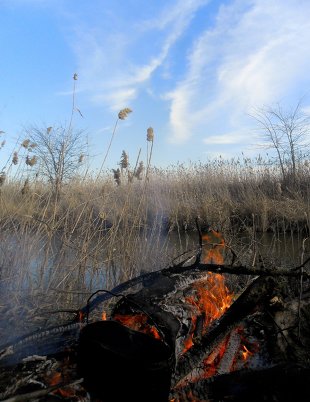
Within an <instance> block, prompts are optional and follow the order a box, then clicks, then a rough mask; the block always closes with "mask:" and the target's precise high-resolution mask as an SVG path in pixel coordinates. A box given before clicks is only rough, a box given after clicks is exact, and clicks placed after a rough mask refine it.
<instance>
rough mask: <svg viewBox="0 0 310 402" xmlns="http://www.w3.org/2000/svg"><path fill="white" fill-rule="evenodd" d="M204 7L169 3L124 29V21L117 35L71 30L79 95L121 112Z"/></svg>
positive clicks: (203, 0)
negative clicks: (81, 90) (76, 63)
mask: <svg viewBox="0 0 310 402" xmlns="http://www.w3.org/2000/svg"><path fill="white" fill-rule="evenodd" d="M208 2H209V0H178V1H175V2H174V3H173V4H172V5H170V6H169V7H165V9H158V10H157V12H158V15H157V16H155V17H153V18H151V19H148V20H145V19H144V20H140V21H135V24H134V26H130V29H129V28H128V26H127V25H126V23H125V21H124V23H123V27H124V28H123V31H119V30H118V31H117V32H113V30H111V31H109V30H104V29H102V28H101V27H100V26H96V27H89V26H85V25H84V26H81V24H77V25H78V28H76V30H75V34H76V35H74V36H73V38H71V43H72V44H73V47H74V50H75V52H76V55H77V58H78V71H79V74H80V76H81V77H82V78H83V84H82V85H83V90H84V91H87V92H88V93H89V95H90V97H91V99H92V100H93V101H94V102H96V103H100V104H105V105H109V107H110V108H111V109H112V110H114V109H118V108H119V107H124V106H126V105H127V104H128V103H129V102H130V101H131V100H133V99H134V98H135V97H136V96H137V95H138V94H139V91H140V90H141V88H143V87H144V84H145V83H147V82H148V81H149V80H150V79H151V78H152V76H153V75H154V73H155V71H156V70H158V69H159V68H160V67H161V66H162V65H163V63H164V62H165V61H166V60H167V57H168V55H169V52H170V50H171V48H172V47H173V46H174V44H175V43H176V42H177V41H178V39H179V38H180V37H181V36H182V34H183V33H184V31H186V29H187V28H188V26H189V25H190V23H191V20H192V18H193V17H194V15H195V13H196V12H197V10H198V9H199V8H200V7H202V6H203V5H205V4H207V3H208ZM155 42H156V44H157V46H156V47H155V46H154V50H153V43H155ZM145 43H149V45H148V50H147V51H144V59H145V61H144V60H143V61H142V60H139V59H140V58H141V57H139V49H142V48H143V49H144V48H145ZM81 81H82V80H81Z"/></svg>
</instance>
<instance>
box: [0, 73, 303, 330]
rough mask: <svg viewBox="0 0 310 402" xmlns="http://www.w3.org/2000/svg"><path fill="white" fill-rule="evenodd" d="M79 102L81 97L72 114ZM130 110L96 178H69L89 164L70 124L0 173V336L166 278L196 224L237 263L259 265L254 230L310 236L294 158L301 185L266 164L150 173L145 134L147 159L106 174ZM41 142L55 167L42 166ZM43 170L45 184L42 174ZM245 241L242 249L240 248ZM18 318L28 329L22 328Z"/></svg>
mask: <svg viewBox="0 0 310 402" xmlns="http://www.w3.org/2000/svg"><path fill="white" fill-rule="evenodd" d="M74 80H76V78H74ZM74 105H75V98H74V95H73V107H72V115H73V111H74V110H75V106H74ZM130 112H131V110H130V109H128V108H126V109H123V110H122V111H120V113H119V114H118V118H117V120H116V123H115V127H114V130H113V132H112V136H111V140H110V143H109V145H108V149H107V150H106V153H105V155H104V156H103V162H102V165H101V167H100V169H99V172H97V173H96V174H95V175H94V174H92V173H91V172H89V170H88V169H86V170H84V172H83V174H82V173H80V174H75V175H74V174H73V173H74V172H75V171H76V167H78V166H79V164H82V161H83V160H84V156H85V155H84V154H83V153H81V152H82V148H81V147H80V144H79V146H78V147H77V148H74V147H73V148H68V145H69V146H70V145H71V144H72V143H73V142H72V139H76V138H77V137H76V136H74V133H71V130H72V116H71V120H70V125H69V127H68V128H67V129H65V130H67V131H66V136H63V135H62V136H61V137H57V136H56V137H55V142H54V143H52V142H51V141H52V140H51V138H53V135H54V133H57V130H56V129H54V128H52V127H48V128H47V129H43V131H42V130H41V131H40V129H38V128H36V130H37V131H36V132H37V133H39V135H36V136H34V138H32V137H31V135H30V137H31V140H29V139H28V138H27V139H22V140H21V141H20V144H19V148H18V149H17V150H13V151H12V157H11V158H10V161H8V162H7V164H6V166H5V168H4V169H3V170H2V172H0V313H1V320H0V331H1V332H3V333H5V336H4V337H5V338H8V337H9V336H12V331H16V328H17V327H18V331H19V332H21V333H22V332H25V331H26V330H29V329H31V328H33V327H37V326H44V325H49V324H51V323H55V322H59V320H64V319H68V317H69V318H70V316H71V317H72V316H73V315H74V314H75V312H76V310H77V309H78V308H79V307H80V306H81V305H84V304H85V302H86V300H87V298H88V297H89V295H90V294H91V293H92V292H93V291H94V290H97V289H99V288H104V289H111V287H112V286H113V285H115V284H117V283H121V282H123V281H125V280H127V279H129V278H132V277H133V276H136V275H138V274H140V273H141V272H142V271H152V270H158V269H161V268H163V267H165V266H167V265H168V264H171V263H172V261H173V259H174V258H176V257H177V256H178V255H181V254H182V253H184V252H185V251H188V250H189V249H193V248H195V247H196V248H197V247H198V235H197V232H196V229H197V228H196V220H197V218H198V219H199V224H200V226H201V228H202V230H206V229H207V228H208V227H210V226H211V227H212V228H213V229H216V230H219V231H221V232H222V233H224V235H225V238H226V241H227V242H228V244H229V246H230V247H231V246H232V247H234V248H236V249H237V252H238V256H239V258H240V259H242V258H245V259H248V260H250V261H251V263H252V264H253V265H254V264H255V262H256V259H257V256H258V254H257V243H258V242H257V233H259V232H271V233H273V234H274V236H275V238H278V237H279V235H280V233H289V234H290V235H292V234H293V233H298V234H299V235H300V236H301V238H304V239H305V238H306V237H308V236H309V228H310V203H309V200H310V181H309V177H310V166H309V164H308V162H307V161H306V160H302V161H301V160H300V161H298V165H296V166H295V171H294V180H289V177H288V176H287V175H285V177H284V176H283V174H282V171H281V169H279V166H278V165H277V164H275V163H273V162H272V161H264V160H262V158H261V157H258V158H256V159H253V160H250V159H248V158H243V159H242V160H239V159H233V160H230V161H224V160H222V159H221V158H219V159H218V160H214V161H211V162H209V163H206V164H203V163H193V164H191V165H190V166H184V165H177V166H171V167H169V168H166V169H159V168H155V167H154V166H152V152H153V142H154V140H155V139H156V138H155V139H154V137H155V136H154V130H153V128H152V127H149V128H148V129H147V136H146V144H147V156H146V162H145V163H143V161H142V160H141V159H140V151H139V153H138V158H137V160H136V163H135V166H132V167H131V166H130V165H129V162H128V155H127V153H126V152H125V151H123V153H122V156H121V160H120V163H119V167H118V168H116V169H113V170H106V168H105V161H106V158H107V155H108V153H109V149H110V146H111V144H112V141H113V138H114V136H115V133H116V128H117V124H118V123H119V121H121V120H124V119H125V118H127V115H128V114H129V113H130ZM62 130H63V129H62ZM60 131H61V130H60ZM61 132H63V131H61ZM29 134H31V133H29ZM78 134H79V135H80V133H78ZM63 138H65V142H64V141H63V140H62V139H63ZM35 140H39V141H38V143H36V142H35ZM44 143H45V144H46V146H47V149H48V152H49V154H48V155H49V156H48V157H49V158H50V159H46V160H45V161H44V162H45V165H44V164H43V165H42V157H43V158H44V155H46V153H45V148H44ZM53 144H57V147H56V148H55V147H53ZM68 149H69V150H70V152H68ZM54 152H55V155H54ZM54 156H56V157H57V158H54ZM55 160H56V163H54V162H55ZM50 164H52V169H51V170H50V169H49V168H50V166H51V165H50ZM42 166H45V175H40V169H42ZM13 172H14V174H13ZM241 234H245V236H246V237H247V238H248V241H247V242H246V244H244V243H242V242H240V241H239V238H240V236H241ZM64 310H65V311H64ZM22 317H27V320H25V319H22V320H21V322H22V325H20V324H18V325H16V321H17V320H18V319H19V318H22ZM16 335H17V334H16Z"/></svg>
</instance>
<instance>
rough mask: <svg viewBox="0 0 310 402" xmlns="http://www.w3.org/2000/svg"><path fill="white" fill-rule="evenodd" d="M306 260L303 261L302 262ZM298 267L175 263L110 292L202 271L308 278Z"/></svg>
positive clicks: (105, 297)
mask: <svg viewBox="0 0 310 402" xmlns="http://www.w3.org/2000/svg"><path fill="white" fill-rule="evenodd" d="M307 262H308V260H307V261H305V263H304V264H306V263H307ZM299 268H301V266H299V267H294V268H292V269H283V268H278V267H273V268H265V267H247V266H244V265H226V264H223V265H217V264H202V263H200V262H195V263H194V264H192V265H189V266H183V265H176V266H172V267H168V268H165V269H162V270H159V271H155V272H149V273H146V274H143V275H140V276H138V277H136V278H133V279H130V280H129V281H127V282H124V283H122V284H120V285H118V286H116V287H114V288H113V289H112V290H111V292H112V293H114V294H121V293H123V292H126V291H127V290H128V289H131V288H133V287H134V286H137V285H139V284H143V285H144V286H151V285H152V284H154V283H156V282H157V281H158V280H159V279H160V278H161V277H171V276H173V275H176V274H179V275H181V274H183V275H184V274H187V275H189V274H190V275H192V276H194V275H197V279H198V277H199V276H200V275H201V273H202V272H214V273H222V274H223V273H227V274H233V275H253V276H257V275H259V276H273V277H279V276H287V277H292V278H299V277H300V276H301V275H302V276H303V278H306V279H309V278H310V274H309V273H307V272H305V271H303V272H302V273H301V272H300V271H299ZM111 297H113V295H111V294H109V293H105V294H100V295H98V296H97V297H96V298H95V299H93V300H92V301H91V302H90V303H89V304H88V305H87V306H84V307H83V308H81V310H80V311H81V313H83V314H86V313H87V312H88V311H92V310H93V309H94V308H95V307H96V306H98V305H99V304H100V303H103V302H104V301H106V300H109V299H111Z"/></svg>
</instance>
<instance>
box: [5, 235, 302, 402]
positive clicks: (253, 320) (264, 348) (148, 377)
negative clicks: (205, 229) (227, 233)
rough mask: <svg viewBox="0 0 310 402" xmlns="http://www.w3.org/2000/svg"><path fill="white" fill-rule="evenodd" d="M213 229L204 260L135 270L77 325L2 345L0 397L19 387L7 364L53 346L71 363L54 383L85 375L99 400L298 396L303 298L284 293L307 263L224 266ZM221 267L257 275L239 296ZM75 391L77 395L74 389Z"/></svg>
mask: <svg viewBox="0 0 310 402" xmlns="http://www.w3.org/2000/svg"><path fill="white" fill-rule="evenodd" d="M211 235H212V236H213V240H212V241H213V245H212V247H209V248H208V250H207V251H205V250H203V252H202V253H201V254H202V256H201V257H202V258H203V262H201V261H200V255H199V258H196V261H195V262H194V263H193V264H192V265H188V262H189V260H185V261H183V262H182V263H180V264H178V265H177V266H173V267H169V268H167V269H164V270H161V271H157V272H153V273H149V274H144V275H142V276H140V277H138V278H134V279H132V280H130V281H128V282H126V283H123V284H121V285H118V286H117V287H116V288H114V289H113V290H112V291H110V292H107V291H105V293H104V294H100V295H99V296H98V295H96V296H97V297H96V298H95V299H93V300H91V299H89V302H88V303H87V305H86V306H85V307H83V308H82V309H81V310H80V312H79V314H78V317H77V319H76V320H75V322H74V323H71V324H68V325H67V326H66V325H65V326H62V327H56V328H52V329H48V330H46V331H41V332H38V333H36V334H31V335H28V336H25V337H24V338H22V339H19V340H18V341H17V342H15V343H12V344H11V345H6V346H5V347H2V349H1V348H0V367H1V365H2V367H4V368H3V370H4V371H2V372H1V371H0V392H2V394H1V395H2V396H3V395H5V397H7V396H10V395H15V394H17V393H21V390H20V389H17V388H14V389H13V388H10V389H11V391H12V392H11V394H10V392H9V389H5V387H2V389H1V375H2V378H8V377H6V375H8V374H3V373H5V372H7V373H10V374H9V377H10V378H14V374H13V373H14V370H15V369H16V367H15V366H14V365H15V364H16V363H19V364H26V363H25V362H23V363H21V360H22V359H23V358H25V357H26V358H27V356H29V355H30V354H41V355H42V354H48V355H49V357H50V353H52V354H54V356H55V359H56V361H57V362H60V361H64V360H65V359H69V360H70V361H71V363H70V364H71V366H70V367H71V368H70V370H71V371H70V372H71V376H69V377H68V378H66V379H65V378H64V377H62V378H61V381H62V382H59V384H61V387H62V386H63V385H65V384H66V383H72V381H73V382H74V381H77V380H79V378H80V377H83V383H82V385H83V387H84V389H85V390H87V392H88V393H89V395H90V398H91V399H96V400H105V401H112V400H113V401H115V400H123V399H125V398H126V399H130V398H132V399H134V400H135V401H142V400H145V399H147V400H150V401H154V402H155V401H156V402H167V401H168V400H169V401H171V402H172V401H174V402H185V401H196V402H197V401H198V400H199V401H212V402H219V401H222V400H227V399H229V400H231V401H245V400H253V401H255V402H256V401H260V400H271V399H272V400H280V401H282V400H284V401H286V400H292V399H294V395H296V396H298V400H303V399H302V398H301V395H300V393H299V389H303V390H304V389H305V387H304V386H303V384H304V383H305V382H306V379H307V376H308V375H309V370H310V364H309V361H310V352H309V351H310V325H309V322H310V302H309V301H310V300H309V295H308V294H307V292H305V291H303V292H301V291H299V293H298V292H297V294H296V292H295V294H290V295H289V294H287V293H286V289H287V288H288V287H289V285H290V282H291V281H293V280H294V278H296V282H297V280H298V279H299V278H301V277H302V278H303V280H305V281H306V280H307V279H309V274H308V273H307V272H305V271H304V269H303V268H304V266H305V264H306V263H307V261H306V262H305V263H304V264H302V265H301V266H300V267H296V269H295V270H283V269H277V270H270V269H266V268H264V267H261V268H259V269H256V268H255V269H254V268H247V267H243V266H234V265H225V264H224V260H223V250H224V247H225V245H224V242H223V239H222V237H221V236H220V235H219V234H218V233H215V232H212V233H211V234H210V236H211ZM208 236H209V235H208ZM208 236H206V237H205V239H206V241H209V238H208ZM210 236H209V237H210ZM223 273H227V274H228V275H231V274H235V275H246V274H249V275H253V274H258V275H259V276H258V277H256V278H254V279H253V280H252V282H251V283H250V284H249V285H248V286H247V287H246V289H245V290H244V291H243V292H242V293H241V294H240V295H239V296H238V297H237V296H236V295H234V294H233V293H232V292H231V290H229V289H228V288H227V286H226V284H225V281H224V276H223ZM304 288H305V283H304ZM130 290H131V293H129V291H130ZM120 292H122V294H120ZM115 296H117V297H118V298H119V299H118V301H117V302H115V300H113V297H115ZM112 301H113V302H112ZM56 355H57V356H56ZM64 356H66V357H64ZM296 362H298V364H296ZM59 367H62V364H60V366H59ZM59 367H58V368H59ZM36 370H37V371H36V372H41V371H40V370H42V376H39V377H36V378H35V381H37V382H43V383H44V386H45V387H51V386H53V385H52V384H51V383H50V382H48V381H46V382H44V380H43V378H45V377H44V375H43V374H44V373H43V371H44V365H43V364H40V363H37V368H36ZM54 371H55V370H54ZM57 372H58V374H59V369H58V371H57ZM1 373H2V374H1ZM271 376H272V378H273V379H274V381H273V380H271ZM24 377H25V376H24ZM24 377H23V376H22V377H21V379H22V381H21V382H23V381H24ZM282 378H284V380H285V385H284V387H283V390H282V389H281V379H282ZM289 381H291V385H292V386H290V385H289ZM273 385H274V387H275V389H273V388H272V387H273ZM59 387H60V385H59ZM292 388H298V390H296V392H295V393H294V391H293V390H292ZM37 391H38V392H39V391H40V392H43V390H42V389H41V390H37ZM31 392H36V390H31ZM85 392H86V391H85ZM287 395H288V396H289V398H291V399H286V397H287ZM38 396H39V394H38ZM84 396H85V395H84ZM58 397H60V398H63V399H65V398H66V397H65V396H63V395H62V394H61V393H59V395H58ZM307 397H308V399H309V398H310V395H309V392H308V395H307ZM74 398H75V399H74V400H77V401H79V399H78V396H77V394H75V395H74ZM266 398H267V399H266ZM268 398H269V399H268ZM84 400H85V399H84Z"/></svg>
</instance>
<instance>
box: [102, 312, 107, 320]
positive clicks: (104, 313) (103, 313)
mask: <svg viewBox="0 0 310 402" xmlns="http://www.w3.org/2000/svg"><path fill="white" fill-rule="evenodd" d="M101 319H102V321H106V320H107V313H106V312H105V311H103V312H102V314H101Z"/></svg>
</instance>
